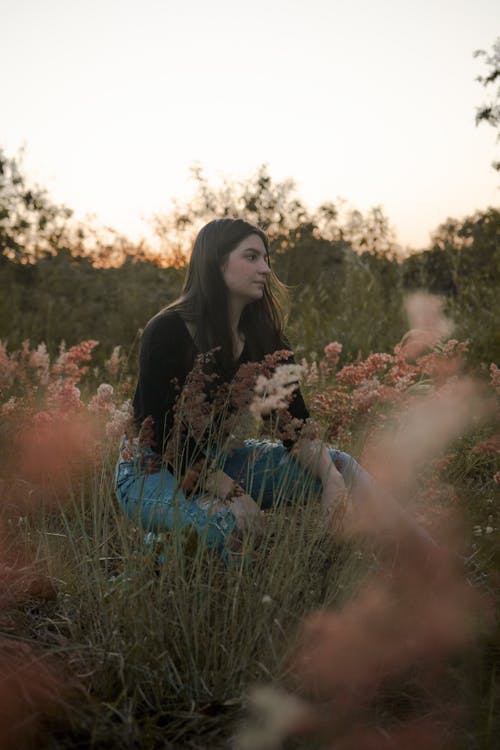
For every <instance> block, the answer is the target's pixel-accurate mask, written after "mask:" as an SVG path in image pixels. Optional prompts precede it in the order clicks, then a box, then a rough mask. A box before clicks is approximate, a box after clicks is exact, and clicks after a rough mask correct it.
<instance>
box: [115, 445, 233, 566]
mask: <svg viewBox="0 0 500 750" xmlns="http://www.w3.org/2000/svg"><path fill="white" fill-rule="evenodd" d="M142 463H144V462H142ZM115 492H116V497H117V499H118V502H119V503H120V505H121V507H122V508H123V509H124V511H125V513H126V514H127V515H128V516H129V518H130V519H131V520H132V521H134V522H135V523H138V524H140V525H141V526H142V527H143V528H144V529H145V530H146V531H148V532H154V533H158V532H161V531H174V532H175V531H178V530H180V529H186V528H189V527H191V528H195V529H196V530H197V531H198V533H199V535H200V536H201V537H202V538H203V539H204V540H205V542H206V544H207V546H208V547H210V548H213V549H217V550H219V551H222V550H223V549H224V547H225V544H226V541H227V538H228V537H229V535H230V534H231V532H232V531H233V529H234V527H235V519H234V516H233V514H232V513H231V511H230V510H229V509H227V508H222V509H221V508H220V506H217V507H215V502H216V501H214V500H211V499H206V498H205V499H200V498H193V499H192V500H191V499H188V498H186V496H185V494H184V492H183V491H182V490H181V488H180V487H179V485H178V483H177V481H176V479H175V477H174V476H173V474H172V473H171V472H170V471H169V470H168V469H167V468H165V467H162V468H161V469H160V470H159V471H155V472H154V473H147V469H144V468H141V467H140V466H139V462H138V461H137V460H134V459H132V460H124V459H123V458H121V457H120V458H119V460H118V463H117V467H116V475H115Z"/></svg>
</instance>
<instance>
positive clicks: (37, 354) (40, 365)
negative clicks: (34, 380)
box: [29, 342, 50, 385]
mask: <svg viewBox="0 0 500 750" xmlns="http://www.w3.org/2000/svg"><path fill="white" fill-rule="evenodd" d="M29 365H30V366H31V367H32V368H34V369H36V370H38V378H39V381H40V383H41V384H42V385H48V383H49V380H50V371H49V370H50V357H49V354H48V352H47V347H46V346H45V344H44V343H43V342H42V343H41V344H39V345H38V347H37V348H36V349H35V350H34V351H32V352H31V354H30V357H29Z"/></svg>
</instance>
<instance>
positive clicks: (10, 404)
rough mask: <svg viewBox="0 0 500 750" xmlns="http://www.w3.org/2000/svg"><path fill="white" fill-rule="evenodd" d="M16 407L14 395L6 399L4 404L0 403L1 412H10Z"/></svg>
mask: <svg viewBox="0 0 500 750" xmlns="http://www.w3.org/2000/svg"><path fill="white" fill-rule="evenodd" d="M16 407H17V399H16V398H15V397H14V396H11V397H10V398H9V400H8V401H6V402H5V404H2V409H1V413H2V414H4V415H5V414H10V413H11V412H13V411H14V410H15V409H16Z"/></svg>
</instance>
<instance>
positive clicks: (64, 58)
mask: <svg viewBox="0 0 500 750" xmlns="http://www.w3.org/2000/svg"><path fill="white" fill-rule="evenodd" d="M499 22H500V6H499V4H498V1H497V0H474V1H473V2H472V1H471V0H411V1H410V0H379V1H378V2H377V0H252V1H251V2H250V0H247V2H241V1H240V0H0V28H1V30H2V33H1V44H0V83H1V91H2V97H1V104H0V145H2V146H3V147H4V148H5V149H6V151H7V153H8V154H9V155H15V153H16V152H17V149H18V148H19V147H20V146H22V145H25V146H26V158H25V165H26V169H27V171H28V173H29V175H30V176H31V177H33V178H34V179H36V180H37V181H38V182H40V183H41V184H42V185H45V186H46V187H48V188H49V190H50V193H51V196H52V197H53V199H54V200H56V201H57V202H62V203H65V204H66V205H68V206H69V207H71V208H73V209H74V210H75V211H76V213H77V215H78V216H83V215H84V214H85V213H93V214H96V215H97V217H98V218H99V219H100V220H101V221H102V222H104V223H106V224H108V225H110V226H113V227H115V228H116V229H118V230H119V231H122V232H124V233H125V234H128V235H129V236H131V237H133V238H138V237H139V236H140V235H141V234H143V233H146V231H147V225H146V224H144V223H143V222H142V220H141V217H142V218H147V217H150V216H151V215H152V214H153V213H155V212H158V211H162V210H163V209H166V208H167V207H168V205H169V200H170V199H171V198H175V197H177V198H181V199H182V198H184V197H187V196H189V195H190V194H191V193H192V191H193V184H192V183H191V182H190V181H189V167H190V165H192V164H193V163H194V162H199V163H200V164H201V166H202V168H203V169H204V172H205V173H206V174H207V176H208V177H209V178H210V179H211V180H212V181H213V182H214V184H215V183H216V181H217V178H218V176H219V177H220V176H221V175H226V176H228V177H229V178H234V179H243V178H247V177H250V176H251V175H252V174H253V173H254V172H255V171H256V170H257V168H258V167H259V166H260V165H261V164H263V163H267V164H268V165H269V172H270V174H271V176H272V177H273V179H275V180H282V179H285V178H288V177H291V178H293V179H294V180H295V181H296V183H297V189H298V194H299V196H300V197H301V198H302V199H303V200H304V201H305V202H306V203H307V204H308V205H309V206H310V207H311V208H313V207H315V206H317V205H318V204H319V203H321V202H323V201H326V200H332V201H335V200H336V199H337V197H343V198H345V199H347V201H348V203H349V204H350V205H351V206H352V207H354V208H358V209H359V210H361V211H363V212H364V211H366V210H368V209H369V208H370V206H374V205H382V206H383V208H384V211H385V213H386V214H387V216H388V217H389V219H390V221H391V223H392V224H393V225H394V226H395V228H396V230H397V236H398V241H399V242H400V243H401V244H402V245H403V246H405V245H411V246H413V247H423V246H425V245H426V244H428V241H429V233H430V232H431V231H432V230H433V229H435V228H436V226H437V225H438V224H439V223H441V222H442V221H444V220H445V219H446V218H447V217H448V216H452V217H455V218H459V217H461V216H464V215H467V214H470V213H472V212H473V211H474V210H476V209H482V208H486V207H487V206H489V205H496V206H498V204H499V202H500V200H499V197H500V191H499V189H498V188H499V185H500V179H499V176H498V173H495V172H494V170H493V169H492V168H491V166H490V164H491V162H492V161H493V159H495V158H498V148H497V147H496V145H495V132H494V130H493V129H492V128H491V127H489V126H487V125H485V124H483V125H481V126H480V127H478V128H476V126H475V123H474V116H475V108H476V107H477V106H479V105H480V104H481V103H482V102H483V101H485V99H486V98H487V92H485V90H484V89H483V88H482V87H481V86H480V84H479V83H477V82H476V81H475V78H476V76H477V75H480V74H484V73H485V70H486V69H485V68H484V64H483V62H482V60H481V59H474V58H473V57H472V53H473V51H474V50H475V49H477V48H483V49H486V50H488V51H489V50H490V49H491V47H492V45H493V42H494V40H495V38H496V37H497V36H498V35H499V34H500V23H499Z"/></svg>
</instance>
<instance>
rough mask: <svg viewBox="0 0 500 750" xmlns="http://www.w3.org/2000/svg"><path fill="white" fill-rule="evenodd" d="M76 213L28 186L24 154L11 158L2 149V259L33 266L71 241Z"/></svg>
mask: <svg viewBox="0 0 500 750" xmlns="http://www.w3.org/2000/svg"><path fill="white" fill-rule="evenodd" d="M71 216H72V211H71V210H70V209H69V208H66V207H65V206H58V205H56V204H55V203H53V202H52V201H51V200H50V198H49V196H48V193H47V191H46V190H45V189H44V188H41V187H39V186H38V185H30V184H28V180H27V178H26V176H25V174H24V173H23V169H22V154H21V155H19V156H18V158H17V159H15V158H9V157H7V156H6V155H5V153H4V151H3V150H2V149H1V148H0V258H3V260H4V262H5V260H6V259H7V260H11V261H19V262H23V263H27V262H33V261H35V260H36V259H38V258H40V257H44V256H45V255H46V254H51V253H53V252H55V251H56V248H58V247H60V246H61V245H62V244H64V243H65V241H66V240H67V239H68V232H69V228H68V221H69V219H70V217H71Z"/></svg>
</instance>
